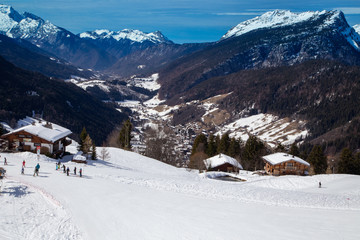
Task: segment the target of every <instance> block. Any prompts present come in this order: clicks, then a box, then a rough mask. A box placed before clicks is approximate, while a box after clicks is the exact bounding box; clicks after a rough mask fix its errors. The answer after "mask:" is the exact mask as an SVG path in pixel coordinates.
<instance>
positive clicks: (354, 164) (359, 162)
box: [339, 148, 360, 175]
mask: <svg viewBox="0 0 360 240" xmlns="http://www.w3.org/2000/svg"><path fill="white" fill-rule="evenodd" d="M339 173H347V174H358V175H360V153H358V154H356V156H355V157H354V156H353V154H352V152H351V151H350V149H349V148H344V149H343V150H342V151H341V155H340V161H339Z"/></svg>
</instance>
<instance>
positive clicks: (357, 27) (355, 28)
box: [353, 24, 360, 34]
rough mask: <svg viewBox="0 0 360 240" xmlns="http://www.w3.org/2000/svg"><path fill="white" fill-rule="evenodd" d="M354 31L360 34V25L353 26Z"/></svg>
mask: <svg viewBox="0 0 360 240" xmlns="http://www.w3.org/2000/svg"><path fill="white" fill-rule="evenodd" d="M353 29H354V30H355V31H356V32H357V33H358V34H360V24H356V25H354V26H353Z"/></svg>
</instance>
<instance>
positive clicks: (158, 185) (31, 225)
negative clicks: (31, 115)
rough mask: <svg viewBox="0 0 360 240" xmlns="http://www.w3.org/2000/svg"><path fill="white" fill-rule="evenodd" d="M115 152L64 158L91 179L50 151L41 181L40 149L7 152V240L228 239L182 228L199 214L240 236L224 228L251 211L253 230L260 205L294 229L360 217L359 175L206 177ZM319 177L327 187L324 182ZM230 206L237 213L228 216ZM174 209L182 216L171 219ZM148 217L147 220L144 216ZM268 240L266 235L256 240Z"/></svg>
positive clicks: (2, 228) (3, 201)
mask: <svg viewBox="0 0 360 240" xmlns="http://www.w3.org/2000/svg"><path fill="white" fill-rule="evenodd" d="M108 150H109V153H110V160H109V161H106V162H104V161H100V160H98V161H89V163H88V164H87V165H84V164H76V163H71V162H64V163H65V165H66V166H69V167H70V168H71V169H73V167H75V166H76V167H78V169H79V168H80V167H82V168H83V170H84V177H83V178H79V177H78V176H75V175H74V174H72V171H71V174H70V176H66V174H64V173H63V172H62V171H56V170H55V162H56V160H52V159H48V158H46V157H44V156H41V158H40V165H41V168H40V174H39V177H33V176H32V172H31V171H32V170H33V166H32V165H35V163H36V162H37V160H36V155H35V154H32V153H19V154H1V155H2V157H3V155H4V156H6V157H7V158H8V161H9V166H8V167H6V168H7V170H8V176H7V178H6V179H5V180H4V182H5V186H4V187H3V192H2V193H1V195H0V206H1V207H0V209H1V211H0V214H1V217H0V239H1V240H2V239H5V240H7V239H60V240H62V239H64V240H65V239H71V240H75V239H100V238H101V239H114V237H115V238H117V237H119V238H121V239H221V238H219V237H220V236H223V234H224V233H225V232H223V230H221V229H220V228H216V230H215V229H208V232H207V233H208V234H207V235H206V234H205V235H204V236H202V235H201V234H200V235H199V233H198V230H197V229H196V228H194V229H190V230H189V232H188V233H183V231H181V230H180V229H177V228H176V227H175V226H177V224H180V223H181V224H185V225H184V227H185V226H186V227H190V228H191V225H189V224H188V223H187V222H186V221H187V220H189V219H195V220H194V221H198V223H199V224H202V227H205V226H206V222H207V221H208V223H209V224H211V223H213V224H218V225H219V226H222V227H224V228H225V229H226V234H225V235H227V236H229V239H237V238H235V236H237V234H235V235H234V232H231V231H230V232H228V231H229V230H230V229H231V226H229V225H223V224H230V223H231V222H232V221H233V220H231V219H235V218H236V219H237V218H239V217H241V216H238V215H237V214H242V213H243V214H246V217H247V219H248V220H250V223H247V224H246V225H245V226H246V227H247V228H249V227H250V229H251V226H252V223H251V221H252V220H253V217H252V216H251V215H249V214H252V212H253V211H259V212H257V214H260V215H261V216H262V217H263V218H268V217H269V216H268V215H269V214H270V215H272V214H275V215H274V216H276V214H277V213H279V214H280V216H285V219H286V220H279V219H280V218H276V217H275V218H274V220H275V222H274V223H272V225H274V224H276V223H278V224H279V223H281V224H285V225H286V224H287V227H290V226H291V223H290V222H293V221H299V222H300V224H301V225H302V226H306V227H308V228H309V227H310V228H312V227H311V224H313V223H315V222H317V221H318V220H319V219H320V220H321V219H324V218H325V217H321V216H320V215H319V216H316V217H315V218H314V220H310V222H309V219H308V220H306V218H307V217H309V216H308V215H306V214H314V213H315V214H316V213H322V214H325V215H324V216H327V217H332V218H336V219H339V220H336V221H335V222H331V223H328V224H330V225H335V224H339V223H341V224H349V223H350V222H351V221H357V220H359V218H358V217H356V216H357V215H358V214H357V213H360V184H359V183H360V178H359V177H358V176H353V175H338V174H337V175H315V176H309V177H300V176H281V177H271V176H258V175H252V172H247V171H241V173H240V174H239V175H236V176H238V177H240V178H242V179H247V181H245V182H226V181H220V180H216V179H213V178H214V177H216V176H219V174H220V173H218V172H208V173H206V174H205V173H202V174H198V172H197V171H188V170H185V169H179V168H174V167H171V166H168V165H166V164H163V163H161V162H159V161H156V160H153V159H150V158H146V157H144V156H141V155H138V154H135V153H132V152H127V151H123V150H119V149H113V148H108ZM98 151H99V152H100V151H101V148H98ZM23 159H26V162H27V164H28V165H29V166H27V168H26V171H25V175H20V173H19V169H21V162H22V160H23ZM64 161H65V160H64ZM0 162H1V161H0ZM319 181H321V182H322V184H323V188H318V182H319ZM143 198H144V199H143ZM146 198H149V199H146ZM177 199H180V200H177ZM173 201H174V202H173ZM193 202H196V203H197V204H195V206H196V207H190V208H189V206H192V204H193ZM199 203H201V207H200V206H199ZM213 205H214V206H216V207H214V209H212V206H213ZM223 208H225V209H228V210H229V209H232V210H234V213H231V212H222V211H223ZM233 208H234V209H233ZM248 209H249V210H248ZM258 209H260V210H258ZM209 211H210V213H209ZM244 211H245V212H244ZM262 212H264V213H262ZM288 212H290V213H288ZM303 212H305V213H303ZM207 213H209V214H210V216H211V217H210V216H207V215H206V214H207ZM291 213H294V214H300V216H301V218H300V219H292V217H290V216H292V215H291ZM154 214H155V216H154ZM174 214H175V215H176V216H175V218H174V219H173V221H174V222H172V221H169V219H168V218H169V217H173V216H174ZM229 214H230V215H229ZM213 215H215V216H214V217H213ZM140 216H141V219H143V220H139V217H140ZM340 216H344V217H345V218H342V217H340ZM209 217H210V218H211V220H210V218H209ZM339 217H340V218H339ZM346 217H349V218H348V219H347V218H346ZM154 219H156V221H154ZM207 219H208V220H207ZM229 219H230V220H229ZM302 219H303V220H302ZM341 219H343V220H341ZM204 220H205V222H204ZM324 220H325V219H324ZM289 221H290V222H289ZM332 221H334V220H332ZM190 222H191V221H190ZM288 222H289V223H288ZM100 223H101V224H100ZM102 224H106V226H105V225H102ZM174 224H175V225H174ZM242 224H244V223H242ZM272 225H271V224H270V225H269V226H268V230H269V229H272V228H273V227H274V226H272ZM330 225H329V226H330ZM271 226H272V227H271ZM329 226H327V227H326V226H324V229H323V230H321V231H322V232H324V233H326V236H327V237H330V239H339V238H336V237H334V236H338V235H340V236H341V234H344V233H345V234H346V236H348V237H349V238H348V239H356V238H353V236H354V235H356V233H355V232H354V230H353V228H354V225H353V224H350V225H348V226H349V227H348V228H347V229H345V230H341V231H340V232H339V233H335V232H333V233H329V231H330V228H331V229H332V227H329ZM137 227H139V228H140V229H137ZM163 228H165V229H166V228H169V229H167V230H166V231H164V230H163ZM244 230H245V232H247V233H246V235H245V236H248V237H249V236H252V235H251V233H250V232H249V230H246V229H244ZM149 231H150V232H149ZM311 231H315V230H314V229H312V230H311ZM236 232H238V233H240V232H239V231H236ZM285 233H286V234H289V232H285ZM194 234H195V235H194ZM214 234H215V235H214ZM309 234H310V235H311V234H315V233H314V232H310V233H307V235H309ZM337 234H338V235H337ZM145 236H146V237H145ZM165 236H167V237H165ZM169 236H172V237H170V238H169ZM211 236H215V237H211ZM304 236H305V235H304ZM317 236H319V233H317ZM144 237H145V238H144ZM263 237H264V236H263V234H262V233H259V232H257V233H256V237H254V238H253V239H262V238H263ZM281 239H288V238H284V237H283V238H281ZM301 239H306V237H302V238H301ZM324 239H326V238H324Z"/></svg>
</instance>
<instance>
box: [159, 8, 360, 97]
mask: <svg viewBox="0 0 360 240" xmlns="http://www.w3.org/2000/svg"><path fill="white" fill-rule="evenodd" d="M314 15H316V14H314ZM356 45H360V41H359V35H358V34H357V33H356V32H355V31H354V29H353V28H350V27H349V25H348V24H347V22H346V19H345V17H344V15H343V14H342V13H341V12H336V11H331V12H324V13H323V14H319V15H318V16H317V17H312V18H309V19H308V20H304V21H299V22H296V23H294V24H291V25H280V26H277V25H276V24H275V25H273V26H272V27H267V28H260V29H253V30H252V31H249V32H246V33H244V34H240V35H239V36H235V35H234V36H231V37H228V38H225V39H223V40H222V41H219V42H218V43H216V44H215V45H213V46H210V47H207V48H205V49H203V50H202V51H199V52H197V53H196V54H192V55H189V56H186V57H184V58H181V59H179V60H177V61H175V62H173V63H172V64H170V65H169V66H168V67H166V68H165V69H163V70H162V71H161V72H160V78H159V82H160V84H161V85H162V88H161V89H160V97H162V98H165V97H166V99H168V101H169V102H171V103H174V102H179V101H181V100H180V99H179V98H178V96H177V94H183V95H186V92H187V91H188V90H189V89H191V88H192V87H194V86H196V85H197V84H199V83H201V82H204V81H206V80H208V79H211V78H212V77H216V76H226V75H228V74H231V73H235V72H238V71H240V70H243V69H260V68H267V67H277V66H284V65H294V64H297V63H301V62H305V61H307V60H311V59H328V60H337V61H341V62H344V63H348V64H360V52H359V51H358V49H357V48H356Z"/></svg>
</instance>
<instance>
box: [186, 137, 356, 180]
mask: <svg viewBox="0 0 360 240" xmlns="http://www.w3.org/2000/svg"><path fill="white" fill-rule="evenodd" d="M309 149H311V150H309ZM271 152H287V153H289V154H290V155H293V156H297V157H300V158H302V159H304V160H306V161H307V162H309V163H310V166H311V167H310V173H309V174H311V175H312V174H325V173H344V174H357V175H360V152H358V153H354V152H352V151H351V150H350V149H349V148H344V149H343V150H342V151H341V154H340V156H339V157H338V159H336V160H337V161H336V162H334V161H332V159H330V160H328V158H327V156H326V155H325V153H324V149H323V146H321V145H314V146H311V145H300V147H299V146H298V144H297V143H293V144H292V145H291V146H290V147H289V148H288V149H286V148H285V147H284V146H282V145H281V144H279V145H278V146H277V147H276V148H274V149H270V148H269V147H267V146H266V145H265V144H264V143H263V142H262V141H261V140H260V139H258V138H257V137H256V136H251V135H250V136H249V138H248V139H247V141H246V142H245V143H244V142H243V141H242V140H241V139H236V138H230V137H229V134H228V133H225V134H224V135H222V136H220V135H216V136H214V135H209V136H208V137H206V136H205V134H203V133H201V134H199V135H198V136H197V137H196V138H195V140H194V143H193V146H192V151H191V157H190V162H189V164H188V167H189V168H193V169H198V170H204V169H205V164H204V162H203V161H204V160H205V159H207V158H210V157H213V156H215V155H217V154H219V153H223V154H226V155H229V156H231V157H233V158H235V159H236V160H238V161H239V162H240V163H241V165H242V166H243V168H244V169H247V170H250V171H254V170H262V169H264V161H263V160H262V157H263V156H264V155H267V154H269V153H271Z"/></svg>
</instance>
